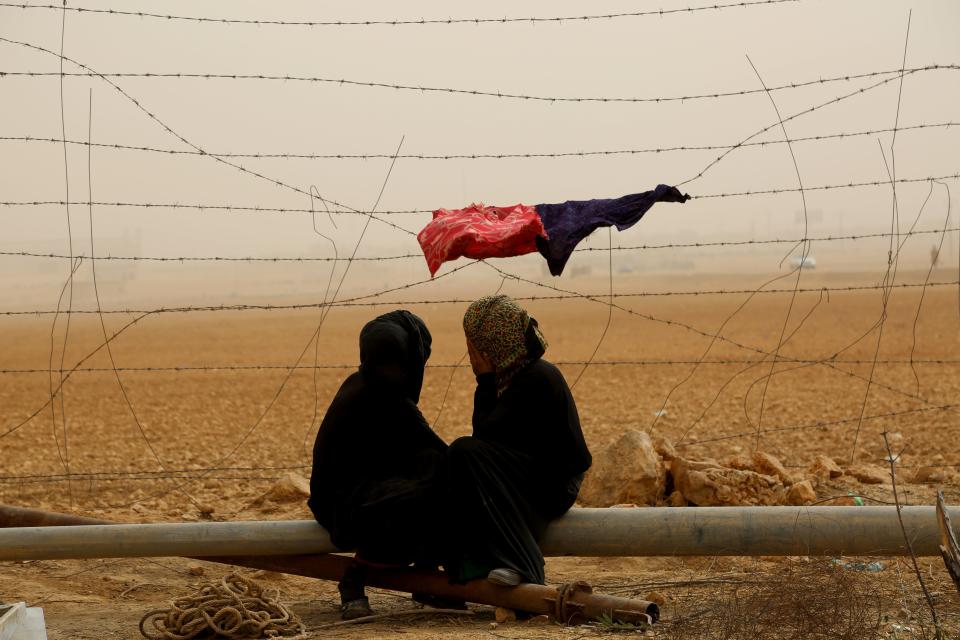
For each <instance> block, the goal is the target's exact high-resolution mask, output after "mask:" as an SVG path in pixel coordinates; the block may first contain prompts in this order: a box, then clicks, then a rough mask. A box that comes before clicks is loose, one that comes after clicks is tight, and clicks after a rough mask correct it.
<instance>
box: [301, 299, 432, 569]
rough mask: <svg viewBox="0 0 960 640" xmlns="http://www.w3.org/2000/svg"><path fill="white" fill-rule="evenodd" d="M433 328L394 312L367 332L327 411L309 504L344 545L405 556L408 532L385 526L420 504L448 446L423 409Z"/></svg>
mask: <svg viewBox="0 0 960 640" xmlns="http://www.w3.org/2000/svg"><path fill="white" fill-rule="evenodd" d="M430 344H431V338H430V332H429V331H428V330H427V327H426V325H425V324H424V323H423V321H422V320H421V319H420V318H418V317H417V316H416V315H414V314H412V313H410V312H409V311H403V310H398V311H392V312H390V313H386V314H384V315H382V316H379V317H377V318H375V319H374V320H371V321H370V322H368V323H367V324H366V325H365V326H364V327H363V329H362V330H361V332H360V369H359V371H357V372H356V373H354V374H352V375H351V376H350V377H348V378H347V379H346V380H345V381H344V382H343V384H342V385H341V386H340V390H339V391H338V392H337V395H336V396H335V397H334V399H333V402H331V403H330V407H329V408H328V409H327V413H326V415H325V416H324V418H323V422H322V423H321V424H320V430H319V432H318V433H317V440H316V442H315V444H314V447H313V471H312V474H311V476H310V500H309V501H308V505H309V506H310V509H311V510H312V511H313V514H314V516H315V517H316V519H317V521H318V522H319V523H320V524H322V525H323V526H324V527H326V528H327V530H328V531H329V532H330V534H331V538H332V540H333V543H334V544H335V545H337V546H338V547H340V548H341V549H356V548H359V549H361V550H364V552H365V553H366V555H368V556H372V557H385V556H386V557H389V558H397V557H400V558H402V557H403V554H404V553H405V548H406V547H408V546H410V545H409V544H408V541H407V540H405V539H404V537H403V535H394V534H391V536H390V537H389V544H390V545H392V546H390V548H384V547H383V545H386V544H388V538H387V537H386V536H384V535H383V532H384V530H390V529H395V526H394V525H395V524H397V523H401V524H402V523H405V522H408V521H409V520H410V518H411V515H412V514H413V513H415V512H416V511H417V510H418V509H420V508H421V505H422V503H424V502H425V500H426V495H427V493H428V492H429V491H430V487H431V486H432V480H433V477H434V474H435V472H436V469H437V467H438V465H439V464H440V461H441V460H442V457H443V454H444V452H445V451H446V448H447V445H446V444H445V443H444V442H443V440H441V439H440V438H439V437H438V436H437V435H436V434H435V433H434V432H433V431H432V430H431V429H430V426H429V425H428V424H427V421H426V420H425V419H424V417H423V414H421V413H420V410H419V409H418V408H417V401H418V400H419V398H420V388H421V387H422V385H423V372H424V368H425V366H426V363H427V359H428V358H429V357H430ZM411 544H412V543H411Z"/></svg>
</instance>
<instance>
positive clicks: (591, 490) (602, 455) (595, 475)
mask: <svg viewBox="0 0 960 640" xmlns="http://www.w3.org/2000/svg"><path fill="white" fill-rule="evenodd" d="M665 482H666V473H665V471H664V469H663V465H662V464H661V461H660V456H659V455H657V452H656V450H655V449H654V446H653V442H652V441H651V439H650V436H648V435H647V434H646V433H644V432H643V431H627V432H626V433H624V434H623V435H622V436H620V438H619V439H618V440H616V441H615V442H612V443H611V444H609V445H608V446H606V447H604V448H603V449H602V450H600V451H599V452H597V453H596V454H595V455H594V456H593V467H591V469H590V471H588V472H587V476H586V478H584V480H583V486H581V487H580V495H579V497H578V502H579V503H580V504H582V505H584V506H589V507H606V506H609V505H613V504H626V503H629V504H636V505H655V504H657V501H658V500H660V499H662V498H663V489H664V485H665Z"/></svg>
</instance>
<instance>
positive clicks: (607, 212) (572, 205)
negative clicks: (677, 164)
mask: <svg viewBox="0 0 960 640" xmlns="http://www.w3.org/2000/svg"><path fill="white" fill-rule="evenodd" d="M689 199H690V196H688V195H686V194H683V193H680V191H679V190H678V189H677V188H676V187H670V186H667V185H665V184H661V185H657V188H656V189H654V190H653V191H644V192H643V193H634V194H631V195H628V196H623V197H622V198H613V199H608V200H568V201H567V202H562V203H560V204H538V205H537V207H536V209H537V213H538V214H540V219H541V220H542V221H543V228H544V230H545V231H546V232H547V234H546V237H540V238H538V239H537V249H539V251H540V253H541V254H542V255H543V257H544V258H546V259H547V266H549V267H550V273H552V274H553V275H555V276H559V275H560V274H561V273H563V268H564V266H566V264H567V260H569V259H570V254H571V253H573V250H574V249H575V248H576V246H577V245H578V244H580V241H581V240H583V239H584V238H586V237H587V236H588V235H590V234H591V233H593V232H594V231H596V230H597V229H599V228H600V227H610V226H615V227H616V228H617V230H618V231H623V230H625V229H629V228H630V227H632V226H633V225H635V224H636V223H637V222H639V221H640V218H642V217H643V215H644V214H645V213H646V212H647V211H649V210H650V207H652V206H653V205H655V204H656V203H658V202H680V203H683V202H686V201H687V200H689Z"/></svg>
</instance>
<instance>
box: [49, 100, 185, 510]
mask: <svg viewBox="0 0 960 640" xmlns="http://www.w3.org/2000/svg"><path fill="white" fill-rule="evenodd" d="M87 114H88V121H87V137H88V139H91V140H92V139H93V89H92V88H91V89H90V93H89V108H88V111H87ZM92 152H93V148H92V147H90V146H87V191H88V194H89V198H88V199H89V200H90V201H91V202H92V201H93V153H92ZM87 214H88V221H89V228H90V255H91V256H93V255H96V251H95V246H96V244H95V241H94V236H95V234H94V225H93V205H90V207H89V209H88V210H87ZM90 274H91V280H92V282H93V296H94V300H95V301H96V304H97V318H98V319H99V320H100V329H101V332H102V335H103V340H104V342H103V345H104V347H105V349H106V352H107V359H108V360H109V362H110V368H111V369H112V371H113V375H114V379H115V380H116V381H117V387H118V388H119V389H120V396H121V397H122V398H123V402H124V405H126V407H127V411H129V413H130V417H131V418H132V419H133V423H134V425H136V427H137V433H138V434H139V435H140V437H141V438H142V439H143V441H144V443H146V445H147V450H148V451H150V455H152V456H153V459H154V460H156V462H157V465H158V466H159V467H160V470H161V471H166V468H167V467H166V464H164V462H163V459H162V458H161V457H160V452H159V451H157V448H156V447H155V446H154V444H153V442H152V441H151V440H150V437H149V436H148V435H147V429H146V427H145V426H144V425H143V422H142V421H141V420H140V416H139V415H137V410H136V408H135V407H134V406H133V401H132V400H131V399H130V394H129V393H128V392H127V387H126V385H124V384H123V378H122V377H121V375H120V372H119V371H118V370H117V361H116V358H115V357H114V355H113V345H112V344H111V341H110V340H109V339H108V335H107V323H106V321H105V320H104V317H103V308H102V306H101V303H100V286H99V284H98V281H97V265H96V262H95V261H91V263H90ZM60 376H61V383H60V387H59V395H60V398H61V401H62V398H63V392H64V388H63V362H62V361H61V363H60ZM177 490H178V491H179V492H180V493H182V494H183V496H184V497H185V498H186V499H187V500H189V501H190V502H191V503H192V504H193V505H194V506H196V507H198V508H199V507H200V503H199V502H198V501H197V499H196V498H194V497H193V496H192V495H191V494H190V493H189V492H188V491H187V490H186V489H184V488H182V487H178V488H177Z"/></svg>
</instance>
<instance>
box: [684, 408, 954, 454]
mask: <svg viewBox="0 0 960 640" xmlns="http://www.w3.org/2000/svg"><path fill="white" fill-rule="evenodd" d="M958 407H960V405H956V404H943V405H937V406H932V407H919V408H915V409H904V410H902V411H889V412H887V413H879V414H875V415H869V416H862V420H863V421H865V422H866V421H870V420H880V419H883V418H894V417H899V416H904V415H911V414H917V413H929V412H932V411H952V410H955V409H957V408H958ZM860 420H861V417H860V416H856V417H852V418H844V419H840V420H830V421H818V422H811V423H808V424H803V425H792V426H786V427H774V428H768V429H764V430H763V434H764V435H767V434H772V433H784V432H788V431H802V430H807V429H825V428H829V427H833V426H839V425H841V424H851V423H854V422H858V421H860ZM751 436H756V431H755V430H750V431H743V432H739V433H729V434H725V435H721V436H715V437H711V438H704V439H702V440H695V441H691V442H688V443H687V446H691V447H692V446H699V445H704V444H709V443H713V442H722V441H724V440H734V439H736V438H744V437H751ZM924 466H927V465H924Z"/></svg>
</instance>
